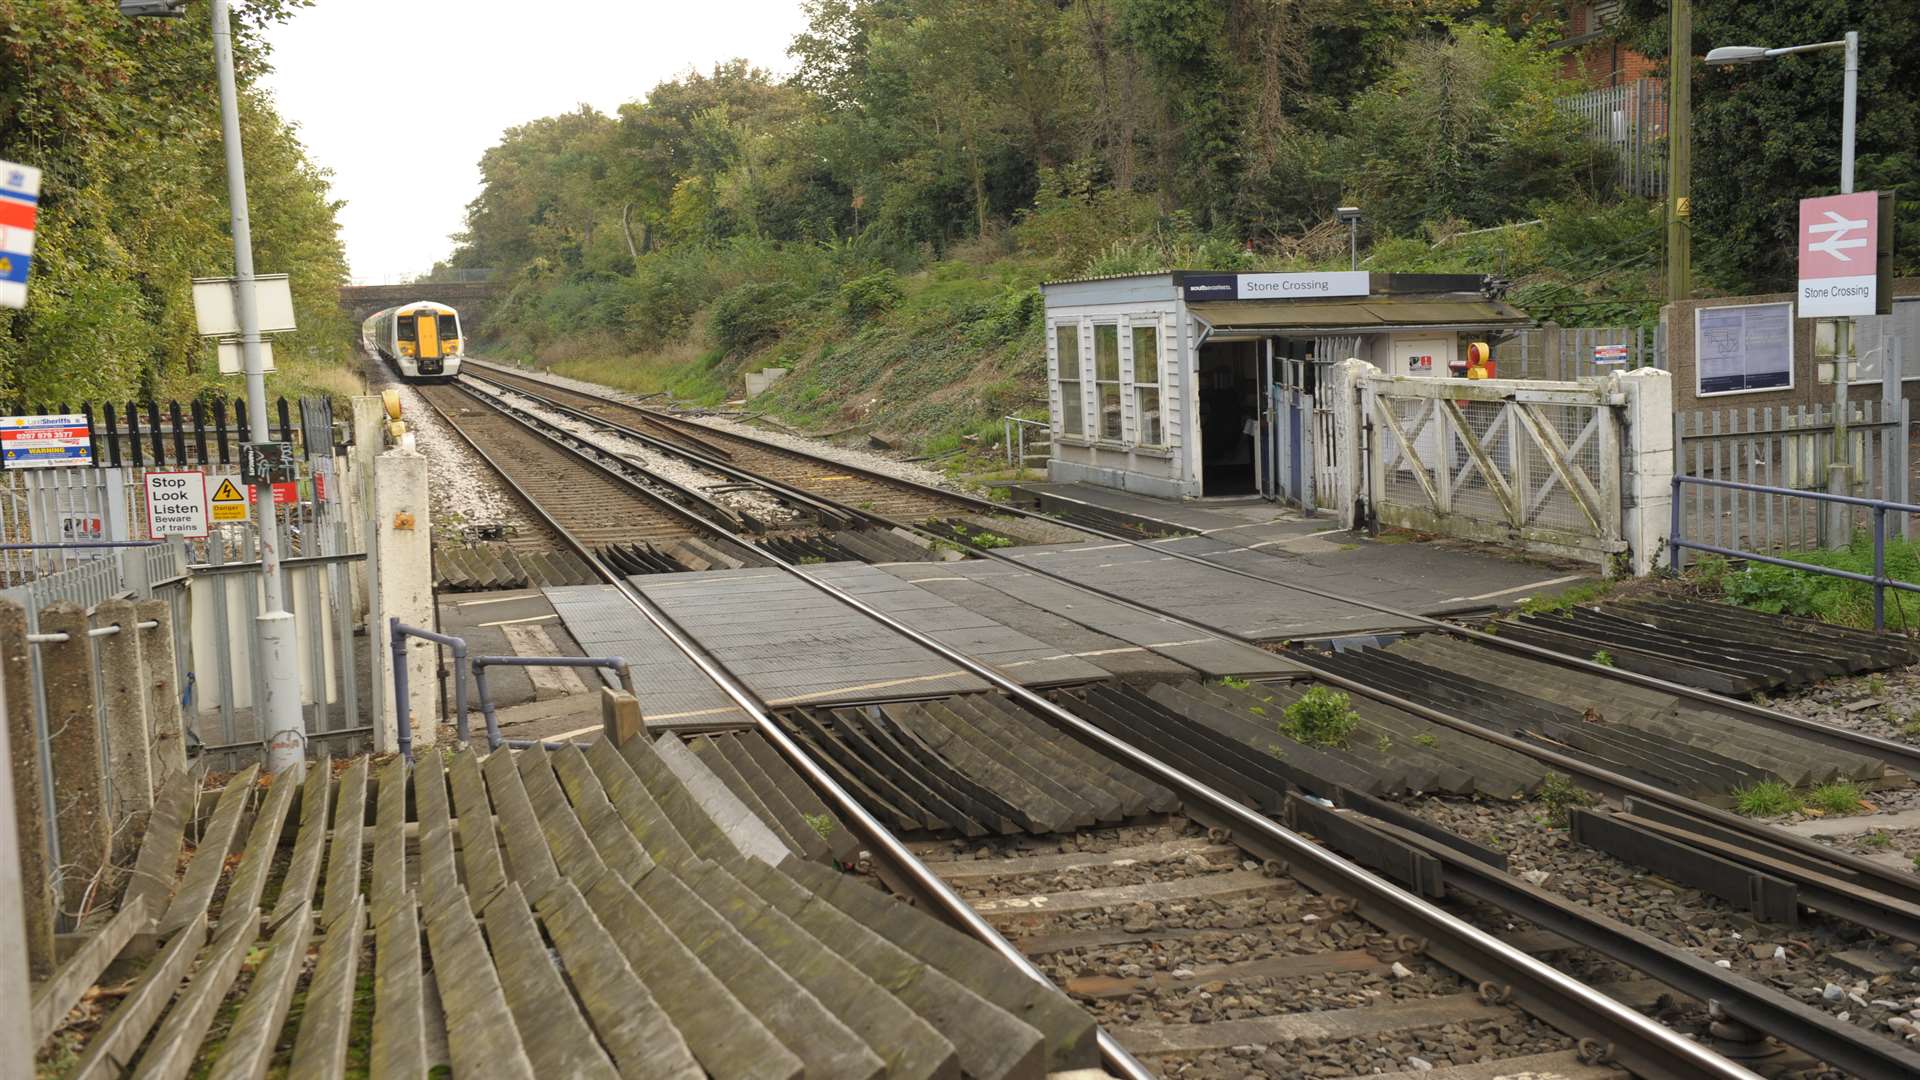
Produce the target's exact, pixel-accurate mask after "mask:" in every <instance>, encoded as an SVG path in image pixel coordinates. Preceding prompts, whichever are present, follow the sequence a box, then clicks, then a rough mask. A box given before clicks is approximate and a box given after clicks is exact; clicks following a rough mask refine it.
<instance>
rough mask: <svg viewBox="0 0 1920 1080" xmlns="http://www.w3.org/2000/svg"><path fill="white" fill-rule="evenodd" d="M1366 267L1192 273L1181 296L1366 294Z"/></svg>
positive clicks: (1294, 297) (1183, 283)
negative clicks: (1321, 271) (1305, 271)
mask: <svg viewBox="0 0 1920 1080" xmlns="http://www.w3.org/2000/svg"><path fill="white" fill-rule="evenodd" d="M1370 282H1371V278H1370V277H1369V276H1368V274H1367V272H1366V271H1365V270H1358V271H1355V270H1336V271H1334V272H1332V273H1326V274H1188V275H1187V276H1186V277H1185V278H1183V279H1182V280H1181V285H1180V287H1181V295H1182V296H1183V297H1184V298H1185V299H1186V300H1187V302H1188V303H1193V302H1196V301H1202V300H1310V299H1313V298H1314V297H1320V296H1365V295H1367V292H1368V290H1369V289H1370V288H1371V285H1370Z"/></svg>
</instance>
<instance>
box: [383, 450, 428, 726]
mask: <svg viewBox="0 0 1920 1080" xmlns="http://www.w3.org/2000/svg"><path fill="white" fill-rule="evenodd" d="M372 508H373V521H372V523H371V524H372V528H373V548H374V551H375V552H376V553H377V558H378V564H379V575H380V576H379V580H378V581H377V582H376V587H375V588H374V590H373V592H374V596H373V627H372V628H373V630H374V632H375V633H374V638H373V642H372V645H373V674H374V679H373V682H374V685H373V693H374V697H375V699H376V700H377V701H379V702H380V704H381V707H380V709H379V711H378V713H377V714H376V715H377V716H378V720H377V721H376V722H375V725H374V729H373V751H374V753H376V754H385V753H392V752H394V751H397V750H399V749H400V729H399V719H398V718H399V713H398V712H397V711H396V710H395V708H394V700H393V653H392V649H391V647H390V643H391V641H392V638H391V636H390V631H389V627H390V626H391V625H392V622H391V620H393V619H395V618H398V619H399V620H400V621H401V622H403V623H405V624H407V625H409V626H417V627H421V628H423V629H428V630H431V629H433V539H432V537H433V532H432V528H431V526H430V525H429V524H428V523H429V521H430V518H429V515H428V505H427V459H426V457H425V456H423V455H421V454H419V453H417V452H415V451H413V450H410V449H399V450H389V451H387V452H386V453H384V454H381V455H380V456H379V457H378V458H376V459H374V463H373V500H372ZM438 668H439V661H438V659H437V655H436V650H435V647H434V646H433V645H432V644H431V643H430V642H425V641H417V640H416V641H413V642H411V643H410V645H409V646H408V649H407V693H408V697H409V698H410V699H411V700H409V701H407V702H404V703H402V704H401V707H402V708H405V709H407V710H409V713H410V715H411V716H412V717H413V747H414V751H415V752H416V753H418V752H419V751H420V750H422V749H425V748H427V747H431V746H432V745H433V744H434V740H435V736H436V734H437V730H436V729H437V727H438V720H439V710H438V709H436V708H435V706H434V697H435V693H436V691H437V689H438V687H437V686H436V684H435V680H434V672H435V671H436V670H438Z"/></svg>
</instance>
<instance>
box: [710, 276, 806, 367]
mask: <svg viewBox="0 0 1920 1080" xmlns="http://www.w3.org/2000/svg"><path fill="white" fill-rule="evenodd" d="M793 293H794V290H793V286H791V285H789V284H787V283H786V282H784V281H776V282H754V283H749V284H746V285H737V286H735V287H734V288H731V289H728V290H727V291H726V292H724V293H721V294H720V297H719V299H717V300H715V301H714V302H713V311H712V314H711V315H710V316H709V317H708V320H707V336H708V338H710V339H711V340H712V341H713V344H714V345H715V346H716V347H718V348H719V349H720V351H721V352H723V353H726V354H729V355H737V354H744V353H749V352H752V351H753V350H754V348H755V347H756V346H758V345H761V344H764V343H765V342H768V341H771V340H773V339H774V338H775V337H777V336H779V334H780V328H781V327H782V326H784V325H785V324H786V322H787V319H788V318H789V317H790V316H791V314H792V311H793V302H794V295H793Z"/></svg>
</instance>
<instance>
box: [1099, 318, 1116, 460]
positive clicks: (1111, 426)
mask: <svg viewBox="0 0 1920 1080" xmlns="http://www.w3.org/2000/svg"><path fill="white" fill-rule="evenodd" d="M1093 389H1094V393H1095V394H1096V395H1097V396H1098V398H1099V401H1100V437H1101V438H1103V439H1112V440H1114V441H1116V442H1117V441H1119V439H1120V327H1119V325H1118V324H1116V323H1102V324H1098V325H1095V326H1094V328H1093Z"/></svg>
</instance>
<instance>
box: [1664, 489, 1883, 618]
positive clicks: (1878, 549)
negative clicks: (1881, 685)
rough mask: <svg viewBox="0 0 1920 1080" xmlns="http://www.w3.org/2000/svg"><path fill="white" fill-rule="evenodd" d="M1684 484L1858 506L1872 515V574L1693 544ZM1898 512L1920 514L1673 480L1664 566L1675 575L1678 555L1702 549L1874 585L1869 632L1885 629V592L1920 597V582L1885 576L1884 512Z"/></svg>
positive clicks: (1871, 503) (1878, 502) (1824, 496)
mask: <svg viewBox="0 0 1920 1080" xmlns="http://www.w3.org/2000/svg"><path fill="white" fill-rule="evenodd" d="M1683 484H1693V485H1698V486H1700V487H1715V488H1726V489H1728V490H1730V491H1746V492H1752V493H1754V494H1757V495H1780V496H1785V497H1787V498H1794V499H1812V500H1814V501H1815V502H1823V503H1834V504H1838V505H1842V506H1861V507H1865V508H1867V509H1868V510H1871V511H1872V512H1873V573H1871V574H1861V573H1856V572H1854V571H1852V570H1841V569H1839V568H1837V567H1832V566H1816V565H1814V564H1813V563H1804V562H1799V561H1796V560H1794V559H1783V558H1780V557H1779V556H1777V555H1762V554H1760V553H1759V552H1755V551H1743V550H1741V549H1739V548H1729V547H1721V546H1720V545H1718V544H1704V543H1701V542H1699V541H1697V540H1687V539H1684V538H1682V537H1681V535H1680V489H1681V485H1683ZM1888 511H1893V512H1894V513H1900V514H1920V506H1915V505H1913V504H1911V503H1898V502H1888V501H1887V500H1885V499H1863V498H1859V497H1857V496H1853V495H1830V494H1828V493H1826V492H1824V491H1798V490H1795V489H1793V488H1782V487H1768V486H1767V485H1765V484H1743V483H1740V482H1738V481H1735V480H1716V479H1712V478H1710V477H1705V476H1675V477H1674V478H1673V519H1672V523H1671V525H1670V527H1669V528H1668V531H1667V565H1668V566H1669V567H1670V568H1671V569H1673V570H1674V571H1675V572H1676V573H1677V572H1678V571H1679V570H1680V566H1681V562H1680V553H1681V551H1683V550H1686V551H1704V552H1707V553H1708V554H1710V555H1721V556H1725V557H1726V558H1730V559H1746V560H1748V561H1750V562H1760V563H1767V564H1769V565H1771V566H1784V567H1787V568H1788V569H1791V570H1802V571H1805V572H1806V573H1809V574H1820V575H1823V576H1825V577H1836V578H1842V579H1845V580H1847V581H1858V582H1860V583H1861V584H1863V585H1871V586H1873V628H1874V629H1875V630H1876V631H1878V630H1885V629H1886V628H1887V590H1888V589H1899V590H1901V591H1903V592H1911V593H1920V584H1915V583H1913V582H1911V581H1901V580H1900V579H1898V578H1890V577H1888V576H1887V512H1888Z"/></svg>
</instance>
